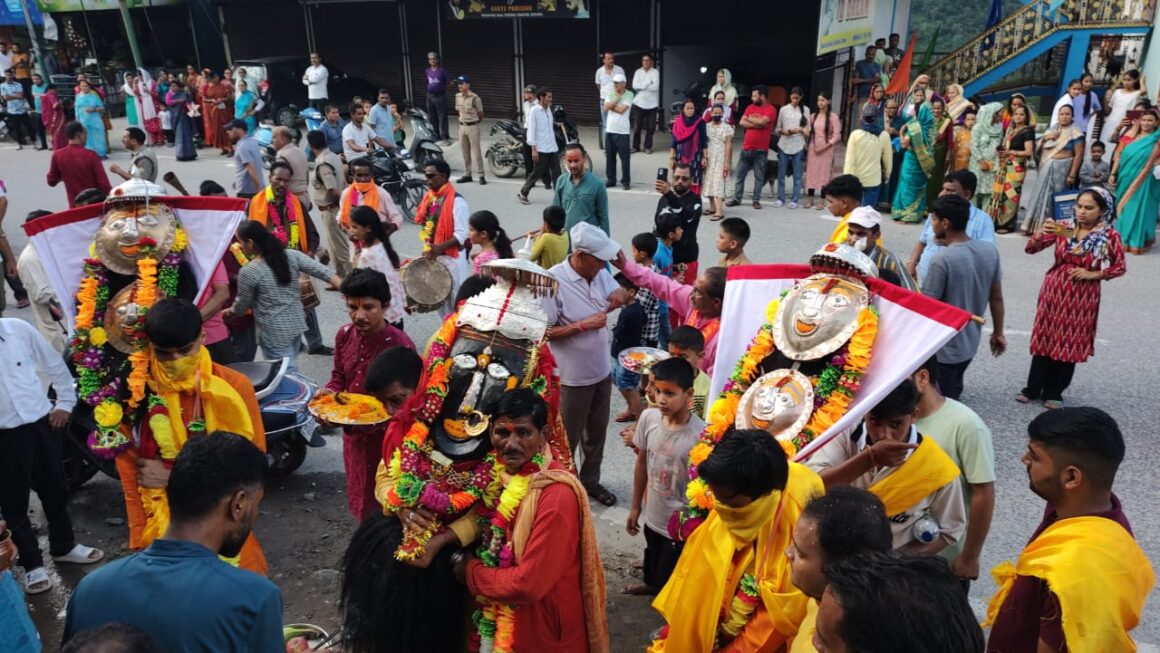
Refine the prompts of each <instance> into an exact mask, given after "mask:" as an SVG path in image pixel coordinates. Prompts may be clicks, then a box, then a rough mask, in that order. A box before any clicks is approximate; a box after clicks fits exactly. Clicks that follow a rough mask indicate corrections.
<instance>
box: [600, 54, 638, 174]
mask: <svg viewBox="0 0 1160 653" xmlns="http://www.w3.org/2000/svg"><path fill="white" fill-rule="evenodd" d="M627 82H628V80H627V79H626V78H625V76H624V73H617V74H615V75H613V76H612V92H611V93H609V94H608V95H607V96H606V97H605V98H604V111H605V112H606V116H605V120H604V173H605V176H607V177H608V180H607V181H606V182H605V183H604V185H605V186H607V187H608V188H612V187H613V186H615V185H616V157H618V156H619V157H620V167H621V168H622V169H623V170H622V172H621V177H620V184H621V185H622V186H624V189H625V190H628V188H629V186H630V185H631V184H632V181H631V175H630V174H629V171H628V154H629V150H628V141H629V134H631V133H632V113H631V110H632V100H633V95H632V91H630V90H628V88H627Z"/></svg>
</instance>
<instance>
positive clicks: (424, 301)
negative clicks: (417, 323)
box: [399, 258, 455, 313]
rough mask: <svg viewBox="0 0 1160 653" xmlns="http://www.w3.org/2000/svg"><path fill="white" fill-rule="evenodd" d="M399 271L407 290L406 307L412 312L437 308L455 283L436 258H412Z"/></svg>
mask: <svg viewBox="0 0 1160 653" xmlns="http://www.w3.org/2000/svg"><path fill="white" fill-rule="evenodd" d="M399 272H400V274H401V276H402V277H403V288H404V289H406V291H407V309H408V310H410V311H411V312H412V313H429V312H431V311H436V310H439V308H440V307H442V306H443V303H444V302H446V301H447V298H448V297H450V296H451V289H452V287H453V286H454V285H455V284H454V281H453V279H452V278H451V271H450V270H448V269H447V266H445V265H443V263H441V262H440V261H439V260H438V259H430V258H416V259H412V260H411V261H408V262H407V264H406V265H404V266H403V268H402V269H401V270H400V271H399Z"/></svg>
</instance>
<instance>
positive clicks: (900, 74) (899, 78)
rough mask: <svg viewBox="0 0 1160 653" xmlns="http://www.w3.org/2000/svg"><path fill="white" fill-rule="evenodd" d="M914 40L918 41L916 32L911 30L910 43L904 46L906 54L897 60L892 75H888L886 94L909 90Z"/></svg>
mask: <svg viewBox="0 0 1160 653" xmlns="http://www.w3.org/2000/svg"><path fill="white" fill-rule="evenodd" d="M916 42H918V32H912V33H911V35H910V44H909V45H907V46H906V54H905V55H903V56H902V61H899V62H898V67H897V68H895V69H894V75H892V76H891V77H890V83H889V84H888V85H887V86H886V94H887V95H894V94H895V93H905V92H907V91H909V90H910V64H911V63H912V62H913V61H914V44H915V43H916Z"/></svg>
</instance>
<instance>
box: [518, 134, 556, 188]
mask: <svg viewBox="0 0 1160 653" xmlns="http://www.w3.org/2000/svg"><path fill="white" fill-rule="evenodd" d="M521 151H522V152H523V153H524V178H525V179H527V178H529V177H531V176H532V171H533V170H535V168H536V162H535V161H532V146H531V145H528V144H526V143H525V144H524V146H523V149H522V150H521ZM559 155H560V153H559V152H557V153H556V156H557V164H559V158H558V157H559ZM536 181H542V182H544V187H545V188H551V187H552V184H554V183H555V182H556V179H555V178H553V177H549V176H548V172H547V171H544V174H543V176H542V177H540V178H539V179H537V180H536ZM533 185H534V184H533Z"/></svg>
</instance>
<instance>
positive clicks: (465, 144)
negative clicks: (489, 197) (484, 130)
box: [455, 75, 487, 186]
mask: <svg viewBox="0 0 1160 653" xmlns="http://www.w3.org/2000/svg"><path fill="white" fill-rule="evenodd" d="M455 83H456V84H458V85H459V92H458V93H456V94H455V111H456V112H457V113H459V149H460V150H462V151H463V176H462V177H460V178H459V179H457V180H456V183H459V184H468V183H471V161H472V158H473V157H474V159H475V167H476V169H477V170H479V184H480V185H481V186H483V185H485V184H487V178H486V177H484V176H483V151H482V150H481V149H480V147H479V121H480V120H483V100H481V99H479V96H478V95H476V94H475V93H474V92H472V90H471V80H470V79H468V78H467V75H460V76H459V77H456V78H455Z"/></svg>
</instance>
